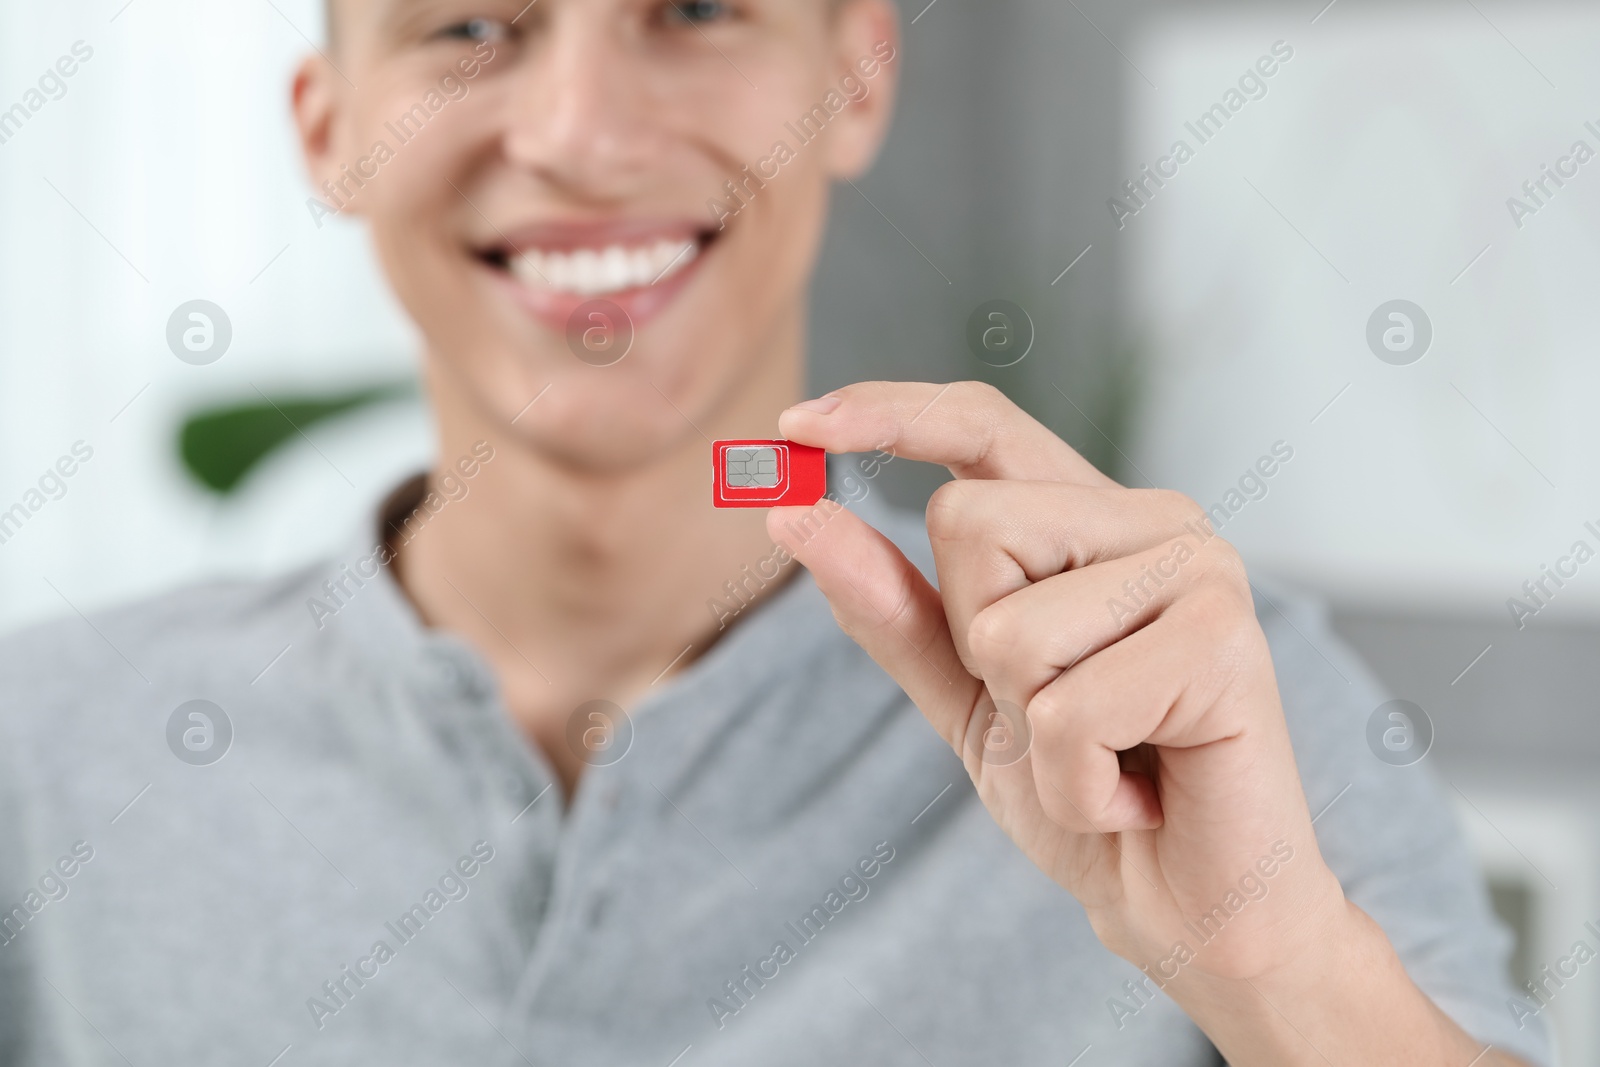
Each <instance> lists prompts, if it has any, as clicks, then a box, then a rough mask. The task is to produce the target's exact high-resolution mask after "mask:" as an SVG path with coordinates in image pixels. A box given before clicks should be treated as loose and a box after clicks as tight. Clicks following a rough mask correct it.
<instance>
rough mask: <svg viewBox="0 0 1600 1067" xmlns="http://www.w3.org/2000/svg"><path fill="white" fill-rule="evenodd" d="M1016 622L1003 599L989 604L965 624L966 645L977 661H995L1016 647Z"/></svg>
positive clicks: (987, 662)
mask: <svg viewBox="0 0 1600 1067" xmlns="http://www.w3.org/2000/svg"><path fill="white" fill-rule="evenodd" d="M1016 637H1017V634H1016V623H1015V621H1014V619H1013V617H1012V613H1011V611H1010V609H1009V608H1007V607H1006V606H1005V601H1003V600H1001V601H997V602H996V603H993V604H990V605H989V606H988V607H986V608H984V609H983V610H982V611H980V612H978V613H977V614H976V615H974V616H973V617H972V621H971V622H970V623H968V624H967V647H968V648H969V649H971V650H972V655H973V656H974V657H976V658H977V659H978V661H979V662H981V663H985V664H992V663H996V662H998V661H999V660H1001V659H1002V658H1004V657H1005V656H1006V654H1007V653H1008V652H1009V651H1010V650H1011V649H1013V648H1015V647H1016Z"/></svg>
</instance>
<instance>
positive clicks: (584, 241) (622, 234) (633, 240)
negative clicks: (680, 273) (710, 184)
mask: <svg viewBox="0 0 1600 1067" xmlns="http://www.w3.org/2000/svg"><path fill="white" fill-rule="evenodd" d="M710 231H711V227H710V226H709V225H706V224H697V223H695V222H691V221H689V220H687V219H644V218H640V219H606V220H593V221H581V220H566V221H552V222H537V223H527V224H524V225H520V226H514V227H509V228H506V229H503V230H501V231H499V232H497V233H496V235H495V236H494V238H493V239H491V240H489V241H488V242H486V243H484V244H481V245H479V246H478V251H479V253H480V254H482V255H489V256H512V255H518V254H520V253H522V252H528V251H541V252H571V251H574V250H576V249H580V248H608V247H610V246H612V245H621V246H623V247H625V248H626V247H631V246H636V245H647V244H653V243H655V242H656V241H698V240H700V239H701V238H702V237H704V236H705V235H706V234H707V233H709V232H710Z"/></svg>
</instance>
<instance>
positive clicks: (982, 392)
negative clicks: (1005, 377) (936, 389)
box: [951, 381, 1011, 407]
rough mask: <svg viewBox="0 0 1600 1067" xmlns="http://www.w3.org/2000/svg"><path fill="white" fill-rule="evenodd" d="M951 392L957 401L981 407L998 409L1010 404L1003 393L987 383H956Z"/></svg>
mask: <svg viewBox="0 0 1600 1067" xmlns="http://www.w3.org/2000/svg"><path fill="white" fill-rule="evenodd" d="M951 391H952V392H954V393H956V395H957V399H959V400H962V401H966V402H968V403H971V404H975V405H978V406H982V407H998V406H999V405H1001V404H1009V403H1010V402H1011V401H1009V400H1008V399H1006V395H1005V394H1004V393H1002V392H1001V391H1000V390H999V389H998V388H996V387H995V386H993V385H990V384H989V383H988V382H980V381H965V382H957V383H956V384H955V385H954V386H953V387H952V388H951Z"/></svg>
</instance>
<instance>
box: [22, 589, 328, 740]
mask: <svg viewBox="0 0 1600 1067" xmlns="http://www.w3.org/2000/svg"><path fill="white" fill-rule="evenodd" d="M330 569H331V564H326V563H323V564H317V565H312V566H307V567H304V568H301V569H299V570H296V571H293V572H289V573H286V574H281V575H278V576H275V577H272V578H267V579H262V580H256V581H219V582H207V583H203V584H196V585H191V586H187V587H184V588H180V589H177V590H174V591H171V592H167V593H163V594H161V595H159V596H155V597H151V598H148V599H145V600H140V601H137V602H134V603H131V604H125V605H121V606H118V607H114V608H110V609H106V610H102V611H94V612H90V613H87V614H84V613H80V612H78V611H77V610H75V609H68V610H67V611H65V612H64V613H63V614H61V615H59V616H58V617H56V618H54V619H52V620H50V621H48V622H44V623H40V624H37V625H34V626H31V627H28V628H25V629H23V630H20V631H17V632H14V633H12V634H9V635H6V636H5V637H3V638H0V678H4V679H5V684H6V689H7V699H6V700H5V701H4V704H3V707H0V728H4V729H5V730H6V731H7V732H14V731H18V730H22V731H26V730H27V729H28V728H29V726H30V724H41V723H45V722H49V723H52V724H53V726H52V728H54V729H65V728H67V727H68V726H69V725H70V724H71V722H72V720H73V719H75V718H77V717H79V716H83V715H86V714H93V715H94V716H95V717H96V719H97V720H98V722H100V723H109V722H110V721H114V719H115V712H116V709H117V708H119V707H127V706H129V705H130V704H144V703H146V702H147V701H151V700H154V701H157V702H160V701H164V700H167V699H170V698H171V697H172V696H173V695H175V694H181V693H184V692H189V691H195V690H204V689H206V688H207V687H208V686H210V685H212V684H215V683H217V682H220V681H222V680H224V679H225V680H226V681H227V682H228V683H233V682H234V681H236V679H237V678H238V677H239V675H240V674H241V673H242V672H250V671H251V668H252V665H253V668H254V671H260V670H261V669H262V668H264V667H266V666H267V665H268V663H269V662H270V661H271V660H272V658H273V656H274V655H275V654H277V652H278V651H279V650H281V649H282V648H283V647H284V646H285V644H286V643H288V642H290V641H292V640H293V639H294V637H295V635H296V634H297V633H303V632H305V631H306V630H307V629H308V628H309V627H310V626H311V623H312V619H311V616H310V614H309V613H308V612H307V610H306V606H305V602H306V599H307V597H308V596H309V595H310V594H312V593H314V592H315V590H316V585H317V582H318V581H320V577H321V575H323V574H324V573H325V572H328V571H330ZM243 680H244V681H245V682H248V681H250V677H249V676H248V675H246V676H245V677H244V679H243ZM197 695H198V694H197Z"/></svg>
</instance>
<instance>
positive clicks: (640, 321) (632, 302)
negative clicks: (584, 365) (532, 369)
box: [484, 246, 710, 333]
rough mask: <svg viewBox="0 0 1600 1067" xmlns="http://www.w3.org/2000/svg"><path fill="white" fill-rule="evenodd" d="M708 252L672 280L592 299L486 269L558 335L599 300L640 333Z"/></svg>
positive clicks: (513, 296) (695, 269)
mask: <svg viewBox="0 0 1600 1067" xmlns="http://www.w3.org/2000/svg"><path fill="white" fill-rule="evenodd" d="M709 251H710V248H709V246H702V247H701V248H700V254H699V255H697V256H695V258H694V261H693V262H691V263H689V264H688V265H687V266H684V267H682V268H681V269H679V271H678V272H677V273H676V274H674V275H673V276H672V277H670V278H668V279H666V280H665V281H661V282H657V283H656V284H655V285H646V286H642V287H639V288H636V289H623V290H620V291H618V292H615V293H596V294H594V295H591V296H584V295H582V294H579V293H568V292H562V291H560V290H556V289H546V288H544V287H542V286H540V287H534V286H528V285H523V284H522V283H521V282H519V281H518V280H517V279H516V277H515V276H514V275H512V274H511V273H510V272H509V271H507V270H502V269H499V268H496V267H489V266H486V267H485V268H484V269H486V270H488V271H489V272H490V273H491V274H493V275H494V277H495V280H496V281H497V282H498V283H499V284H500V285H501V286H503V287H504V288H505V290H506V292H507V293H508V294H509V295H510V297H511V299H512V300H513V301H514V302H516V303H517V304H518V305H519V306H520V307H522V308H523V310H525V311H527V312H528V313H529V314H531V315H532V316H533V317H534V318H535V319H537V320H539V322H541V323H543V324H544V325H545V326H547V327H549V328H550V329H551V330H553V331H555V332H557V333H565V332H566V330H567V324H568V323H569V322H570V321H571V319H572V316H573V314H574V313H575V312H576V311H577V310H578V309H579V308H580V307H582V306H583V305H585V304H588V303H592V302H594V301H597V300H604V301H606V302H608V303H611V304H615V305H616V306H617V307H619V308H621V309H622V311H623V314H625V315H627V316H628V319H629V321H630V322H632V323H633V328H634V329H635V330H638V329H640V328H641V327H643V326H644V325H645V324H646V323H648V322H649V321H650V320H651V319H653V318H655V317H656V316H657V315H659V314H661V313H662V312H663V311H665V310H666V308H667V305H668V304H670V303H671V302H672V300H673V298H674V297H676V296H677V295H678V294H679V293H680V292H682V291H683V287H684V286H686V285H688V284H689V281H690V279H692V278H693V277H694V276H695V273H696V272H697V271H699V269H700V264H701V263H703V262H705V258H706V253H707V252H709Z"/></svg>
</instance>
